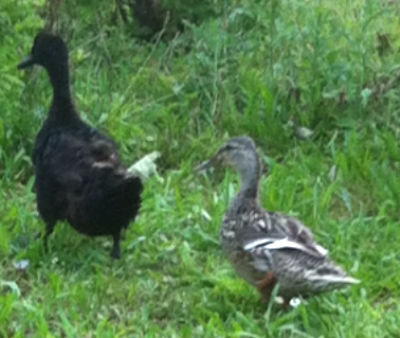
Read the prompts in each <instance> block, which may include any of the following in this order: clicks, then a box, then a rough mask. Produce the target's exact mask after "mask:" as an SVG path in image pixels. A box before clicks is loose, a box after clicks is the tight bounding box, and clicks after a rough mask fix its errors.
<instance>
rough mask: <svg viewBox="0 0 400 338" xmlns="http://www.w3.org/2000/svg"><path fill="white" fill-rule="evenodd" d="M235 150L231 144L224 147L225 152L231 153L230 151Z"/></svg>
mask: <svg viewBox="0 0 400 338" xmlns="http://www.w3.org/2000/svg"><path fill="white" fill-rule="evenodd" d="M232 149H233V146H232V145H231V144H227V145H226V146H225V147H224V150H225V151H229V150H232Z"/></svg>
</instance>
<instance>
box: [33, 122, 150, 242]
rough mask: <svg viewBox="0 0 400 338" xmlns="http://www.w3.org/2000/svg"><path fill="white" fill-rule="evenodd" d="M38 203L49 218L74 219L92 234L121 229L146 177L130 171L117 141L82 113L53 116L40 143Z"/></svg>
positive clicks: (37, 146) (131, 214)
mask: <svg viewBox="0 0 400 338" xmlns="http://www.w3.org/2000/svg"><path fill="white" fill-rule="evenodd" d="M33 162H34V165H35V173H36V184H35V187H36V193H37V201H38V209H39V212H40V214H41V215H42V217H43V218H44V220H45V221H46V222H50V223H55V222H56V221H57V220H68V221H69V222H70V224H71V225H72V226H73V227H74V228H75V229H77V230H78V231H80V232H82V233H85V234H88V235H107V234H113V233H115V232H119V231H120V229H121V228H122V227H126V226H127V225H128V224H129V221H130V220H133V219H134V217H135V215H136V214H137V212H138V210H139V206H140V193H141V191H142V183H141V181H140V179H139V178H137V177H127V175H126V171H125V169H124V168H123V167H122V166H121V163H120V159H119V156H118V152H117V149H116V145H115V143H114V142H113V141H112V140H111V139H110V138H109V137H107V136H105V135H103V134H102V133H100V132H99V131H97V130H96V129H94V128H92V127H90V126H89V125H87V124H86V123H84V122H83V121H81V120H79V119H77V120H75V121H72V122H71V123H63V124H59V123H54V122H53V121H52V120H51V119H48V120H47V121H46V122H45V124H44V126H43V127H42V129H41V131H40V133H39V134H38V137H37V139H36V143H35V149H34V154H33Z"/></svg>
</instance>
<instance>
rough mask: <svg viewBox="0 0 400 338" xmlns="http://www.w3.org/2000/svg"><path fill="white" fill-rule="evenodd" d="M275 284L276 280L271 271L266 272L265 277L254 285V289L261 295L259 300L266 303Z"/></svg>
mask: <svg viewBox="0 0 400 338" xmlns="http://www.w3.org/2000/svg"><path fill="white" fill-rule="evenodd" d="M275 283H276V279H275V274H274V272H273V271H269V272H267V273H266V274H265V276H264V277H263V278H261V279H260V280H259V281H258V282H257V283H256V287H257V289H258V292H259V293H260V295H261V298H262V299H263V300H264V301H265V302H267V303H268V302H269V300H270V298H271V292H272V289H273V288H274V285H275Z"/></svg>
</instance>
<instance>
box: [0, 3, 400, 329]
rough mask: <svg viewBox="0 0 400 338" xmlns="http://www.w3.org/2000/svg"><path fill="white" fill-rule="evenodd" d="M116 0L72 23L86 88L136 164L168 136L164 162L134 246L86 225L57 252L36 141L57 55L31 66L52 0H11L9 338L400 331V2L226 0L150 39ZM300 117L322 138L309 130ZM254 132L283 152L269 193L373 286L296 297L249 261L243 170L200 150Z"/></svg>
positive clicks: (2, 210)
mask: <svg viewBox="0 0 400 338" xmlns="http://www.w3.org/2000/svg"><path fill="white" fill-rule="evenodd" d="M176 2H177V3H178V1H176ZM100 3H101V4H102V6H103V7H101V6H100V5H99V4H98V2H96V3H91V2H88V3H87V4H85V5H82V4H79V3H70V4H69V7H63V12H62V15H61V17H60V18H59V21H58V23H57V29H58V30H59V31H61V33H62V34H63V36H65V37H67V38H68V42H69V45H70V49H71V69H72V78H73V86H74V96H75V98H76V101H77V105H78V107H79V110H80V112H81V114H82V116H83V117H84V118H85V119H86V120H88V121H90V123H92V124H93V125H95V126H97V127H99V128H101V129H106V130H108V131H109V133H110V134H111V135H112V136H113V137H114V138H115V139H116V140H117V142H118V143H119V144H120V148H121V152H122V156H123V158H124V161H125V162H126V163H127V164H130V163H132V162H133V161H134V160H135V159H137V158H139V157H140V156H141V155H143V154H145V153H147V152H150V151H152V150H155V149H157V150H159V151H161V152H162V158H161V159H160V161H159V164H160V170H159V171H160V176H159V177H154V178H152V179H151V180H150V181H148V182H147V183H146V189H145V192H144V202H143V207H142V210H141V214H140V217H139V218H138V220H137V222H135V224H132V226H131V227H130V229H129V231H128V233H127V238H126V239H125V241H124V242H123V257H122V259H121V260H120V261H112V260H111V259H110V257H109V251H110V246H111V240H110V239H108V238H96V239H90V238H87V237H84V236H82V235H79V234H78V233H76V232H75V231H73V230H72V229H71V228H70V227H69V226H68V225H66V224H60V225H59V226H57V227H56V231H55V233H54V235H53V236H52V238H51V241H50V244H51V249H50V253H49V254H48V255H46V254H45V253H44V252H43V247H42V245H41V242H40V241H36V240H35V239H34V236H35V234H36V233H37V231H40V230H42V229H43V227H44V225H43V222H42V221H41V220H40V219H39V218H38V217H37V213H36V206H35V195H34V193H33V192H32V185H33V170H32V163H31V161H30V158H29V154H30V152H31V150H32V146H33V142H34V137H35V135H36V133H37V131H38V130H39V128H40V126H41V124H42V123H43V120H44V118H45V116H46V114H47V110H48V106H49V102H50V99H51V90H50V86H49V82H48V79H47V76H46V74H45V72H43V71H37V70H34V71H32V72H28V73H17V71H16V70H15V66H16V64H17V63H18V61H19V60H20V59H21V58H22V57H23V55H24V54H25V53H27V52H28V51H29V48H30V45H31V41H32V38H33V35H34V33H33V32H35V31H36V30H37V29H39V27H40V26H41V25H42V21H41V18H40V17H39V14H40V13H41V12H42V11H43V10H42V8H43V1H41V0H35V1H32V2H28V1H21V2H18V3H17V5H16V4H15V3H14V2H13V4H11V2H10V3H9V1H6V0H0V23H1V25H0V43H1V46H2V47H1V49H0V62H1V63H2V67H1V69H0V74H1V76H2V80H1V83H0V86H1V88H0V106H1V107H2V114H1V116H0V176H1V180H0V205H1V207H0V337H82V336H85V337H89V336H92V337H127V336H139V337H140V336H146V337H398V336H400V330H399V324H398V322H399V313H400V301H399V299H400V275H399V272H398V266H399V265H400V255H399V252H400V242H399V240H398V239H399V238H400V225H399V221H398V215H399V210H400V180H399V179H398V177H399V169H400V164H399V161H400V148H399V132H400V115H399V112H400V100H399V90H398V88H397V86H393V87H392V88H389V89H388V90H385V91H384V92H381V91H379V88H381V87H382V86H384V85H385V84H386V83H389V81H390V80H393V79H395V77H396V72H397V70H398V69H399V66H400V63H399V60H400V59H399V57H400V55H399V47H400V39H399V37H398V31H399V28H400V27H399V26H400V21H399V19H398V18H399V14H400V4H399V3H397V2H395V3H393V4H388V2H385V1H382V0H368V1H367V0H365V1H361V0H356V1H354V0H353V1H346V0H338V1H304V0H290V1H276V0H270V1H266V0H260V1H254V2H249V1H244V0H243V1H242V0H237V1H232V2H227V1H226V2H222V1H221V2H220V3H219V4H218V7H216V8H217V10H216V13H217V14H216V15H212V16H205V17H204V18H203V19H202V20H199V18H196V22H197V25H194V24H192V23H190V22H186V29H185V31H184V32H183V33H182V34H180V35H177V36H176V37H174V38H170V39H166V40H164V39H158V40H155V41H153V42H150V43H147V42H142V41H139V40H137V39H136V38H135V37H134V36H133V34H132V31H131V30H130V29H128V28H127V27H125V26H124V25H123V24H122V23H120V22H118V21H116V22H115V21H113V20H112V19H111V18H112V13H111V11H112V8H111V7H112V5H110V3H111V2H108V1H105V0H104V1H101V2H100ZM169 3H170V4H171V3H172V4H173V3H174V1H169ZM210 3H211V2H205V5H204V6H206V5H207V6H209V5H210ZM32 4H34V6H32ZM64 6H65V4H64ZM100 7H101V8H100ZM178 7H179V6H178ZM77 13H81V14H82V16H83V17H84V18H85V20H83V19H82V18H79V16H77V15H76V14H77ZM203 13H208V10H207V8H204V12H203ZM74 18H75V19H74ZM379 35H380V36H382V35H385V36H387V38H388V41H389V47H387V48H386V49H383V50H382V51H380V50H381V48H380V46H379V37H378V36H379ZM3 66H4V67H3ZM366 88H367V89H366ZM344 98H345V99H344ZM291 118H294V119H295V120H296V121H298V123H299V124H301V125H303V126H306V127H308V128H310V129H312V130H313V131H314V135H313V137H312V138H311V139H309V140H306V141H300V140H298V139H297V138H296V137H294V135H293V130H292V128H291V127H290V126H289V124H288V122H289V120H290V119H291ZM240 134H248V135H251V136H252V137H253V138H254V139H255V140H256V142H257V144H258V146H259V149H260V152H261V153H262V154H263V156H262V158H263V161H264V163H265V165H266V166H268V174H267V175H265V176H264V177H263V180H262V184H261V188H262V192H261V196H260V197H261V200H262V203H263V205H264V206H265V207H266V208H267V209H269V210H276V211H281V212H285V213H288V214H291V215H294V216H296V217H298V218H300V219H301V220H303V221H304V222H305V223H306V224H307V225H309V227H310V228H311V229H312V230H313V232H314V233H315V236H316V238H317V240H318V241H319V243H321V244H322V245H324V246H325V247H327V248H328V249H329V250H330V252H331V256H332V257H333V258H334V260H335V261H337V262H338V263H339V264H340V265H342V266H343V267H344V268H346V270H347V271H349V273H350V274H351V275H352V276H354V277H356V278H359V279H361V281H362V283H361V284H360V285H358V286H354V287H350V288H347V289H345V290H342V291H339V292H331V293H327V294H324V295H321V296H318V297H314V298H312V299H310V300H308V301H307V302H306V303H303V304H302V305H301V306H300V307H298V308H296V309H293V310H290V311H287V310H284V309H282V308H280V307H279V306H278V305H276V304H270V305H267V304H264V303H262V302H261V301H260V300H259V298H258V294H257V292H256V291H255V290H254V289H253V288H252V287H251V286H249V285H247V284H246V283H245V282H243V281H242V280H240V279H239V278H238V277H237V276H236V275H235V273H234V271H233V269H232V268H231V266H230V265H229V263H228V262H227V260H226V258H225V257H224V256H223V254H222V252H221V248H220V246H219V228H220V224H221V220H222V217H223V215H224V212H225V210H226V208H227V206H228V205H229V201H230V200H231V199H232V197H233V196H234V194H235V191H236V190H237V189H238V184H239V182H238V177H237V175H235V174H234V173H233V172H231V171H226V172H218V173H216V174H215V175H212V176H211V175H210V176H207V177H203V176H197V175H195V173H194V167H195V166H196V165H197V164H198V163H200V161H202V160H204V159H206V158H207V157H208V156H210V155H212V154H213V152H214V151H215V150H216V149H217V148H218V147H219V146H220V145H221V144H222V143H223V142H224V141H225V140H227V139H228V138H229V137H231V136H235V135H240ZM333 172H335V175H332V173H333ZM21 259H28V260H29V262H30V265H29V267H28V269H27V270H25V271H19V270H17V269H16V268H15V267H14V265H13V263H14V262H17V261H19V260H21Z"/></svg>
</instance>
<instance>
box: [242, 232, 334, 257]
mask: <svg viewBox="0 0 400 338" xmlns="http://www.w3.org/2000/svg"><path fill="white" fill-rule="evenodd" d="M259 246H263V247H264V248H265V249H266V250H281V249H295V250H300V251H303V252H306V253H308V254H310V255H314V256H315V255H316V253H315V252H314V251H312V250H310V249H309V248H308V247H306V246H305V245H302V244H300V243H298V242H295V241H291V240H289V239H288V238H287V237H285V238H280V239H278V238H261V239H256V240H254V241H252V242H250V243H247V244H246V245H245V246H244V250H251V249H254V248H255V247H259ZM315 248H316V250H317V252H318V253H319V254H320V255H322V256H326V255H327V253H328V250H326V249H325V248H323V247H322V246H320V245H318V244H316V245H315Z"/></svg>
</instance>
